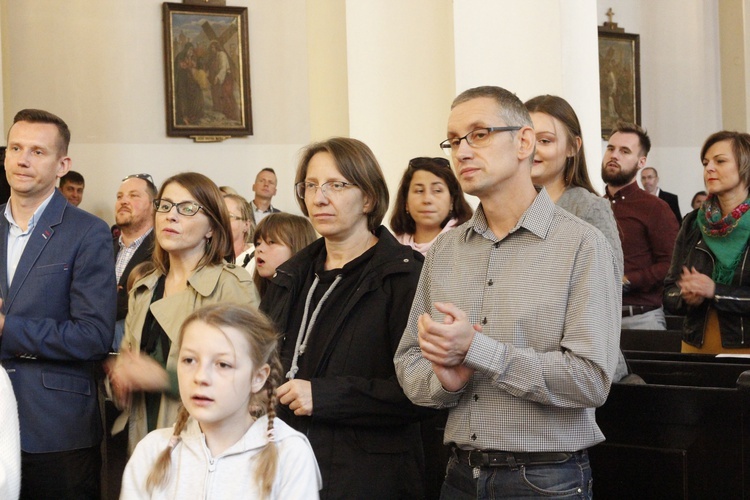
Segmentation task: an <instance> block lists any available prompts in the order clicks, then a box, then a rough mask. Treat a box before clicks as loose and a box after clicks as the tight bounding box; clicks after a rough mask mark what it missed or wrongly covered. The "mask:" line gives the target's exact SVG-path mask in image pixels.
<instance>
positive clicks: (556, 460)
mask: <svg viewBox="0 0 750 500" xmlns="http://www.w3.org/2000/svg"><path fill="white" fill-rule="evenodd" d="M577 453H580V452H577ZM453 454H454V455H455V456H456V458H457V459H458V461H459V462H460V463H462V464H466V465H468V466H469V467H516V466H519V465H544V464H546V465H549V464H562V463H565V462H567V461H568V460H570V458H571V457H572V456H573V455H574V453H565V452H558V453H554V452H550V453H539V452H535V453H511V452H508V451H489V450H488V451H484V450H472V451H466V450H461V449H459V448H453Z"/></svg>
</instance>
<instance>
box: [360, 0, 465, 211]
mask: <svg viewBox="0 0 750 500" xmlns="http://www.w3.org/2000/svg"><path fill="white" fill-rule="evenodd" d="M451 5H452V1H451V0H408V1H403V0H378V1H377V2H363V1H361V0H348V1H347V3H346V36H347V50H348V56H347V65H348V79H349V125H350V135H351V137H354V138H357V139H360V140H362V141H364V142H365V143H366V144H367V145H369V146H370V147H371V148H372V149H373V151H374V153H375V155H376V156H377V158H378V160H379V161H380V164H381V167H382V168H383V171H384V173H385V176H386V179H387V180H388V187H389V189H390V192H391V206H392V205H393V201H394V200H395V197H396V196H395V194H396V189H397V187H398V182H399V180H400V179H401V176H402V174H403V172H404V170H405V169H406V167H407V165H408V162H409V160H410V159H411V158H413V157H417V156H440V155H442V152H441V150H440V148H439V147H438V144H439V143H440V141H441V140H443V139H444V138H445V127H446V123H447V117H448V112H449V108H450V102H451V100H452V99H453V96H454V72H453V32H452V31H453V29H452V11H451Z"/></svg>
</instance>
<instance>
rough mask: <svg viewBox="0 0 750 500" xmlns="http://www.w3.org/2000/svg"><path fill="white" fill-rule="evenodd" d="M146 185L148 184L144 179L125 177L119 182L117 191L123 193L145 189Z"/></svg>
mask: <svg viewBox="0 0 750 500" xmlns="http://www.w3.org/2000/svg"><path fill="white" fill-rule="evenodd" d="M146 186H148V183H147V182H146V181H145V180H144V179H139V178H138V177H131V178H130V179H126V180H124V181H123V182H122V184H120V190H119V191H118V193H123V192H126V191H134V190H135V191H146Z"/></svg>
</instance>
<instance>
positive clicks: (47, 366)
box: [0, 190, 117, 453]
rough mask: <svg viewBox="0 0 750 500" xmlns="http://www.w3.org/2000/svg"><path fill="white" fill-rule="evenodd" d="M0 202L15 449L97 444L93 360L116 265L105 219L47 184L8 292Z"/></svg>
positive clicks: (103, 345)
mask: <svg viewBox="0 0 750 500" xmlns="http://www.w3.org/2000/svg"><path fill="white" fill-rule="evenodd" d="M4 210H5V205H0V294H1V296H2V298H3V306H2V312H3V314H5V327H4V328H3V332H2V336H0V363H2V366H3V368H5V370H7V372H8V376H9V377H10V380H11V382H12V383H13V390H14V391H15V393H16V398H17V400H18V414H19V420H20V426H21V449H22V450H24V451H26V452H30V453H45V452H55V451H67V450H74V449H80V448H87V447H92V446H98V445H99V444H100V442H101V437H102V425H101V417H100V413H99V405H98V398H97V373H98V371H99V369H98V365H99V361H101V360H102V359H103V358H104V357H105V356H106V355H107V352H108V350H109V347H110V346H111V345H112V337H113V336H114V326H115V307H116V290H117V284H116V283H115V268H114V263H113V262H112V236H111V233H110V232H109V227H108V226H107V224H106V223H105V222H104V221H103V220H101V219H99V218H98V217H95V216H94V215H91V214H89V213H87V212H84V211H83V210H80V209H78V208H76V207H74V206H72V205H69V204H68V202H67V201H66V200H65V198H64V197H63V196H62V195H61V194H60V192H59V191H57V190H55V192H54V194H53V195H52V199H51V200H50V203H49V204H48V205H47V208H46V209H45V210H44V212H43V213H42V216H41V218H40V220H39V222H38V223H37V226H36V228H35V229H34V231H33V232H32V233H31V236H30V237H29V241H28V243H27V245H26V248H25V249H24V252H23V255H22V256H21V260H20V262H19V263H18V268H17V269H16V273H15V275H14V277H13V284H12V286H11V287H10V289H8V276H7V250H8V230H9V223H8V221H7V219H6V218H5V217H4V216H3V212H4Z"/></svg>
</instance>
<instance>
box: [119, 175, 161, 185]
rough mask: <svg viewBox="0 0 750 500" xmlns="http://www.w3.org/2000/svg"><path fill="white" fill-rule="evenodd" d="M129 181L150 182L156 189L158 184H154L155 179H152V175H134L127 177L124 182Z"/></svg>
mask: <svg viewBox="0 0 750 500" xmlns="http://www.w3.org/2000/svg"><path fill="white" fill-rule="evenodd" d="M128 179H141V180H144V181H146V182H148V183H149V184H151V185H152V186H154V187H156V184H154V178H153V177H151V174H132V175H128V176H127V177H125V178H124V179H123V180H122V182H125V181H126V180H128Z"/></svg>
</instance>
